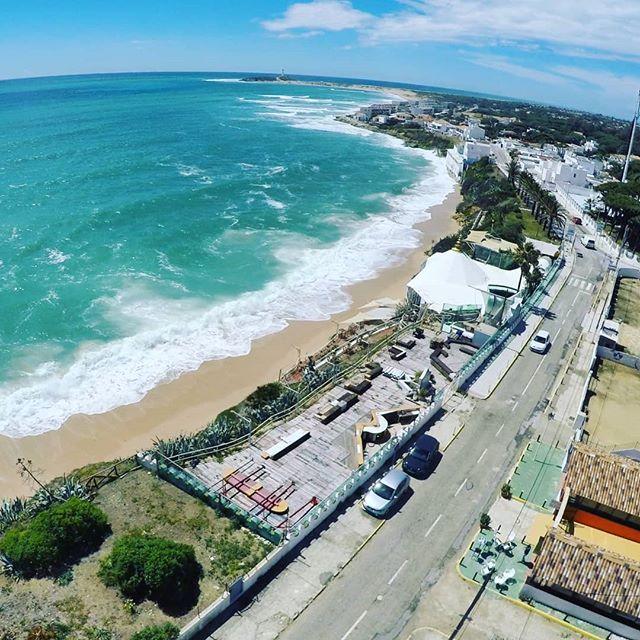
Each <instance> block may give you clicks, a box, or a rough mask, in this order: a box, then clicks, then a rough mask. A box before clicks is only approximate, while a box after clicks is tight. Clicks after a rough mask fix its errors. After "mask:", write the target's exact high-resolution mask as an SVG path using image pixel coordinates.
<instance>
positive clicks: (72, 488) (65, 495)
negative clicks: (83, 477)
mask: <svg viewBox="0 0 640 640" xmlns="http://www.w3.org/2000/svg"><path fill="white" fill-rule="evenodd" d="M53 496H54V498H55V499H56V500H61V501H64V500H68V499H69V498H82V499H83V500H86V499H88V498H89V491H88V490H87V488H86V487H85V485H83V484H82V483H81V482H79V481H78V480H77V479H76V478H74V477H73V476H62V482H61V483H60V485H59V486H58V487H56V488H55V490H54V492H53Z"/></svg>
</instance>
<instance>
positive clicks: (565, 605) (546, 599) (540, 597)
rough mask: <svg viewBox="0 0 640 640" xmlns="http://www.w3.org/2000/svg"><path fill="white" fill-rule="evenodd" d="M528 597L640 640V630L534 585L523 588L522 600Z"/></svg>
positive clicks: (526, 585) (623, 635) (617, 633)
mask: <svg viewBox="0 0 640 640" xmlns="http://www.w3.org/2000/svg"><path fill="white" fill-rule="evenodd" d="M526 597H529V598H532V599H533V600H535V601H536V602H540V603H541V604H546V605H547V606H549V607H552V608H553V609H556V610H557V611H562V612H563V613H566V614H568V615H570V616H574V617H576V618H579V619H580V620H585V621H586V622H590V623H591V624H594V625H596V626H597V627H602V628H603V629H607V630H608V631H611V632H612V633H615V634H616V635H619V636H622V637H623V638H629V640H640V630H638V629H634V628H633V627H631V626H629V625H626V624H622V623H620V622H615V621H614V620H612V619H611V618H607V617H606V616H603V615H600V614H599V613H594V612H593V611H590V610H589V609H585V608H584V607H581V606H580V605H577V604H574V603H573V602H569V600H565V599H564V598H559V597H558V596H555V595H553V594H551V593H547V592H546V591H542V589H538V588H537V587H534V586H533V585H530V584H525V585H524V587H522V591H521V592H520V598H526Z"/></svg>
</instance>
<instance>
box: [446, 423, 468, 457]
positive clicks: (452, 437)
mask: <svg viewBox="0 0 640 640" xmlns="http://www.w3.org/2000/svg"><path fill="white" fill-rule="evenodd" d="M464 424H465V423H464V422H463V423H462V424H461V425H460V426H459V427H458V430H457V431H454V432H453V435H452V436H451V438H450V439H449V442H447V444H445V445H444V446H443V447H442V449H441V451H442V453H444V452H445V451H446V450H447V449H448V448H449V447H450V446H451V445H452V444H453V442H454V441H455V440H456V438H457V437H458V436H459V435H460V432H461V431H462V430H463V429H464Z"/></svg>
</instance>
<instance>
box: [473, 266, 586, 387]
mask: <svg viewBox="0 0 640 640" xmlns="http://www.w3.org/2000/svg"><path fill="white" fill-rule="evenodd" d="M575 262H576V261H575V258H574V259H573V261H572V262H571V268H570V269H569V272H568V273H567V276H566V277H565V279H564V281H563V282H562V283H561V284H560V287H559V288H558V290H557V291H556V292H555V293H554V294H553V297H551V298H550V300H549V302H550V304H549V307H550V306H551V305H552V304H553V303H554V302H555V300H556V298H557V297H558V296H559V295H560V292H561V291H562V290H563V289H564V286H565V285H566V284H567V282H568V281H569V277H570V276H571V274H572V273H573V267H574V265H575ZM543 320H544V316H540V318H539V319H538V323H537V324H536V325H535V327H534V329H537V328H538V327H539V326H540V324H541V323H542V321H543ZM527 344H528V343H526V342H525V344H523V345H522V346H521V347H520V349H518V350H517V351H516V350H515V349H511V350H512V351H513V352H514V353H515V354H516V356H515V358H513V360H511V362H510V363H509V366H508V367H507V368H506V369H505V370H504V371H503V372H502V374H501V375H500V377H499V378H498V379H497V380H496V383H495V384H494V385H493V387H491V390H490V391H489V393H488V394H487V395H486V396H474V395H473V394H469V395H471V396H472V397H474V398H477V399H478V400H488V399H489V398H490V397H491V395H492V394H493V392H494V391H495V390H496V389H497V388H498V386H499V384H500V383H501V382H502V379H503V378H504V377H505V376H506V375H507V373H509V371H510V369H511V367H512V366H513V365H514V364H515V363H516V361H517V360H518V357H519V356H520V355H521V354H522V352H523V350H524V348H525V347H526V346H527ZM504 348H505V349H509V346H508V345H506V346H505V347H504Z"/></svg>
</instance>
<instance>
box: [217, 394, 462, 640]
mask: <svg viewBox="0 0 640 640" xmlns="http://www.w3.org/2000/svg"><path fill="white" fill-rule="evenodd" d="M472 405H473V401H471V400H470V399H469V398H465V397H464V396H459V395H454V396H453V397H452V398H451V399H450V400H449V402H448V403H447V404H446V405H445V411H444V412H443V413H442V414H440V415H438V416H437V417H436V419H435V420H434V421H433V422H432V423H431V424H430V425H429V428H428V429H427V432H428V433H429V434H431V435H433V436H434V437H435V438H437V440H438V441H439V442H440V450H441V451H444V450H446V449H447V447H448V446H449V445H450V444H451V443H452V442H453V441H454V440H455V439H456V437H457V436H458V434H459V433H460V431H461V430H462V428H463V427H464V416H465V414H466V413H468V412H469V411H471V410H472ZM367 489H368V486H366V487H364V488H363V492H364V491H366V490H367ZM384 523H385V520H377V519H375V518H373V517H372V516H370V515H368V514H367V513H365V512H364V511H363V510H362V507H361V505H360V500H357V501H355V502H354V503H353V504H351V505H349V506H347V507H346V509H345V510H344V511H343V512H342V513H340V515H339V516H338V517H337V518H335V519H333V520H331V521H330V524H329V526H327V527H325V528H323V529H322V531H321V533H320V534H319V535H317V536H315V537H312V538H311V539H310V540H308V542H307V543H306V544H305V545H304V546H303V547H302V548H301V549H300V551H299V552H298V553H296V554H295V556H293V557H292V559H291V561H290V562H289V563H288V564H287V565H286V566H285V567H284V568H283V569H282V570H281V571H280V572H279V573H277V574H275V575H273V576H272V577H271V578H270V579H269V582H268V583H267V584H266V585H265V586H264V587H263V588H262V590H258V591H257V592H256V593H254V594H253V597H252V599H251V601H250V602H249V603H248V604H247V605H246V606H245V608H244V609H242V610H241V611H238V612H237V613H235V614H234V615H232V616H231V617H230V618H229V619H228V620H226V621H225V622H224V623H223V624H222V625H221V626H220V627H218V628H217V629H216V630H215V631H214V632H213V633H212V635H211V636H210V638H212V639H213V640H275V638H277V637H278V636H279V635H280V633H281V632H282V631H284V629H286V628H287V627H288V626H289V625H290V624H291V622H292V621H293V620H295V619H296V618H297V617H298V616H299V615H300V614H301V613H302V612H303V611H304V610H305V609H306V608H307V607H308V606H309V605H310V604H311V603H312V602H313V600H314V599H315V598H316V597H317V596H318V595H319V594H320V593H322V591H323V589H324V588H325V587H326V586H327V584H329V583H330V582H331V581H332V580H333V579H334V578H335V577H336V576H338V574H339V573H340V571H341V570H342V569H343V568H344V567H345V566H346V565H347V564H348V563H349V562H350V561H351V560H352V559H353V558H354V557H355V556H356V555H357V554H358V552H359V551H360V550H361V549H362V548H363V547H364V546H365V545H366V544H367V542H368V541H369V540H370V539H371V538H372V537H373V535H375V533H376V532H377V531H378V530H379V529H380V528H381V527H382V526H383V525H384Z"/></svg>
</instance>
